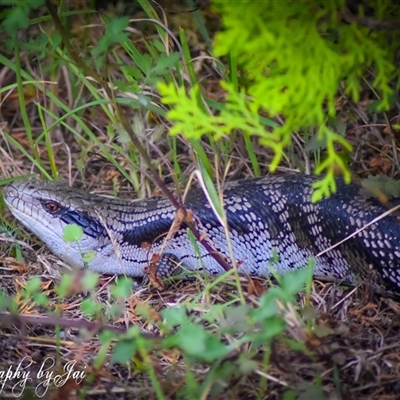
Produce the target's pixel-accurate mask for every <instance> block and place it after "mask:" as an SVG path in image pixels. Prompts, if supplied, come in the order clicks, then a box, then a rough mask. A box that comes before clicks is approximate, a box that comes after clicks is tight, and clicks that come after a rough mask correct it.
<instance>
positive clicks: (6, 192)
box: [3, 185, 18, 199]
mask: <svg viewBox="0 0 400 400" xmlns="http://www.w3.org/2000/svg"><path fill="white" fill-rule="evenodd" d="M3 197H4V198H5V199H10V198H12V197H18V191H17V190H16V189H15V188H14V187H13V186H11V185H8V186H5V187H4V188H3Z"/></svg>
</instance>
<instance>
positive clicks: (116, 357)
mask: <svg viewBox="0 0 400 400" xmlns="http://www.w3.org/2000/svg"><path fill="white" fill-rule="evenodd" d="M136 350H137V346H136V344H135V340H130V341H127V340H123V341H121V342H118V343H117V344H116V345H115V348H114V351H113V353H112V355H111V362H113V363H119V364H126V363H128V362H129V361H130V360H131V359H132V357H133V356H134V355H135V352H136Z"/></svg>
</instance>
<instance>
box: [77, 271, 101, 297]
mask: <svg viewBox="0 0 400 400" xmlns="http://www.w3.org/2000/svg"><path fill="white" fill-rule="evenodd" d="M81 282H82V286H83V289H84V290H85V291H88V292H90V291H91V290H93V289H95V288H96V285H97V283H98V282H99V274H98V273H96V272H93V271H90V270H86V271H85V274H84V275H83V277H82V280H81Z"/></svg>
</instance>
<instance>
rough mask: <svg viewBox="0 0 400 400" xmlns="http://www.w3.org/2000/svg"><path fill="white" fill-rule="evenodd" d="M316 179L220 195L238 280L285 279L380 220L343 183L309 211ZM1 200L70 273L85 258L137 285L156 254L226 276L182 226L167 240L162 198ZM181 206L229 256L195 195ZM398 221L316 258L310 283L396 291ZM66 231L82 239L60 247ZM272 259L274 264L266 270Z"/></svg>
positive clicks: (256, 184) (19, 194) (33, 186)
mask: <svg viewBox="0 0 400 400" xmlns="http://www.w3.org/2000/svg"><path fill="white" fill-rule="evenodd" d="M317 179H318V178H316V177H311V176H304V175H295V174H293V175H284V176H268V177H263V178H255V179H247V180H241V181H236V182H231V183H228V184H226V185H225V186H224V206H225V210H226V213H227V220H228V223H229V231H230V239H231V241H232V247H233V250H234V254H235V260H236V262H237V264H238V265H239V268H240V271H242V272H246V273H248V274H250V275H256V276H268V275H270V273H271V268H273V269H274V270H275V271H277V272H279V273H282V274H283V273H286V272H288V271H292V270H294V269H297V268H302V267H304V266H305V265H307V262H308V260H309V258H310V257H313V256H316V255H317V254H318V253H320V252H322V251H324V250H326V249H328V248H329V247H331V246H333V245H335V244H337V243H338V242H340V241H341V240H343V239H345V238H346V237H347V236H348V235H350V234H352V233H353V232H355V231H356V230H357V229H359V228H362V227H365V226H366V225H367V224H368V223H370V222H371V221H372V220H373V219H374V218H376V217H378V216H379V215H381V214H382V213H383V212H385V211H387V209H386V207H385V206H384V205H382V204H380V203H379V202H378V201H376V200H374V199H370V200H367V199H365V198H364V197H363V196H362V195H361V194H360V188H359V186H357V185H355V184H351V185H345V184H344V183H343V181H342V180H338V181H337V187H338V192H337V193H336V194H334V195H333V196H331V197H330V198H329V199H325V200H323V201H321V202H319V203H316V204H313V203H311V194H312V183H313V182H315V181H316V180H317ZM4 198H5V201H6V203H7V205H8V206H9V208H10V210H11V211H12V212H13V214H14V215H15V216H16V217H17V218H18V219H19V220H20V221H21V222H22V223H24V224H25V225H26V226H27V227H28V228H29V229H31V230H32V231H33V232H34V233H35V234H36V235H37V236H38V237H39V238H40V239H42V240H43V241H44V242H45V243H46V244H47V245H48V246H49V247H50V249H51V250H52V251H53V252H54V253H56V254H57V255H58V256H60V257H61V258H62V259H64V260H65V261H66V262H68V263H69V264H71V265H72V266H75V267H83V262H82V257H81V255H82V253H87V252H89V251H94V252H95V254H96V257H95V259H94V260H92V261H90V262H89V268H91V269H93V270H95V271H98V272H101V273H108V274H114V273H116V274H121V273H125V274H127V275H131V276H135V277H140V276H143V275H144V274H145V273H144V269H145V267H147V266H148V265H149V263H150V261H151V260H152V256H153V254H159V255H161V256H164V257H168V256H171V257H172V258H173V259H174V260H178V261H179V262H180V264H181V265H182V267H184V268H186V269H189V270H203V271H207V272H208V273H210V274H213V275H216V274H220V273H222V272H224V271H223V269H222V267H221V266H220V265H219V264H218V263H217V262H216V261H215V259H214V258H213V257H211V255H210V254H209V253H208V252H207V251H206V249H205V248H204V247H203V246H202V245H201V244H199V243H197V244H196V246H194V245H193V243H192V241H191V240H190V238H189V236H188V235H187V231H186V229H187V228H186V227H185V226H184V224H183V225H182V226H181V228H180V230H179V231H178V232H177V233H175V234H174V235H173V237H172V238H170V239H168V240H165V239H166V235H167V233H168V231H169V229H170V227H171V224H172V221H173V219H174V217H175V209H174V207H173V206H172V205H171V204H170V202H169V201H168V200H167V199H165V198H150V199H147V200H141V201H135V202H131V201H126V200H119V199H110V198H105V197H101V196H96V195H91V194H88V193H86V192H84V191H81V190H77V189H72V188H69V187H67V186H65V185H63V184H60V183H56V182H42V181H20V182H15V183H13V184H11V185H8V186H6V187H5V188H4ZM49 202H52V203H54V204H56V205H57V207H56V208H57V209H56V210H55V211H54V210H53V211H51V210H49V209H48V208H46V204H48V203H49ZM185 206H186V208H187V209H190V210H192V211H193V212H194V214H195V216H196V218H197V219H196V221H197V222H198V228H199V230H200V232H201V233H204V234H205V235H207V237H208V240H209V242H210V243H212V245H213V247H214V248H215V249H216V250H218V251H219V252H221V253H222V254H224V255H225V256H227V257H229V253H228V246H227V241H226V237H225V234H224V230H223V229H222V227H221V226H220V223H219V221H218V218H217V217H216V216H215V215H214V213H213V211H212V208H211V206H210V205H209V204H208V203H207V201H206V197H205V196H204V194H203V193H202V191H201V190H199V189H194V190H192V191H191V192H190V193H189V195H188V197H187V200H186V202H185ZM399 221H400V217H399V213H393V214H391V215H388V216H386V217H385V218H384V219H382V220H381V221H379V222H378V223H375V224H373V225H371V226H369V227H368V228H366V229H365V230H363V231H362V232H360V233H358V234H357V235H356V236H355V237H353V238H351V239H349V240H347V241H346V242H344V243H343V244H341V245H339V246H338V247H336V248H335V249H333V250H330V251H328V252H326V253H325V254H323V255H322V256H320V257H318V258H317V259H316V263H315V275H316V276H318V277H322V278H329V279H334V278H336V279H344V280H346V281H347V282H349V283H355V282H356V281H358V280H359V279H365V278H366V277H367V276H370V275H371V274H370V272H369V267H370V266H372V267H374V270H375V271H376V272H377V274H375V275H376V276H375V279H376V281H375V288H376V289H377V290H378V291H383V288H385V289H387V290H388V291H389V293H396V292H397V293H398V292H400V257H399V256H400V244H399V242H400V241H399V238H400V228H399V227H400V225H399ZM70 223H76V224H78V225H80V226H82V229H83V232H84V235H83V237H82V239H81V240H80V241H79V242H78V243H75V244H71V243H66V242H65V241H64V239H63V230H64V228H65V226H66V225H67V224H70ZM195 247H197V249H198V250H199V251H197V250H196V248H195ZM275 252H277V253H278V255H279V261H278V262H273V261H272V259H273V254H274V253H275ZM164 272H165V271H162V275H163V274H164ZM166 273H167V272H165V274H166Z"/></svg>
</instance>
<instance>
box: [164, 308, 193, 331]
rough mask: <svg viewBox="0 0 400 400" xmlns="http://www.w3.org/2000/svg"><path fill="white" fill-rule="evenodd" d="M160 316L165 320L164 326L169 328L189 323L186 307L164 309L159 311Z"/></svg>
mask: <svg viewBox="0 0 400 400" xmlns="http://www.w3.org/2000/svg"><path fill="white" fill-rule="evenodd" d="M161 315H162V317H163V318H164V319H165V325H166V326H167V327H171V328H173V327H174V326H179V325H184V324H186V323H188V321H189V320H188V315H187V311H186V307H184V306H179V307H174V308H165V309H163V310H161Z"/></svg>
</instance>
